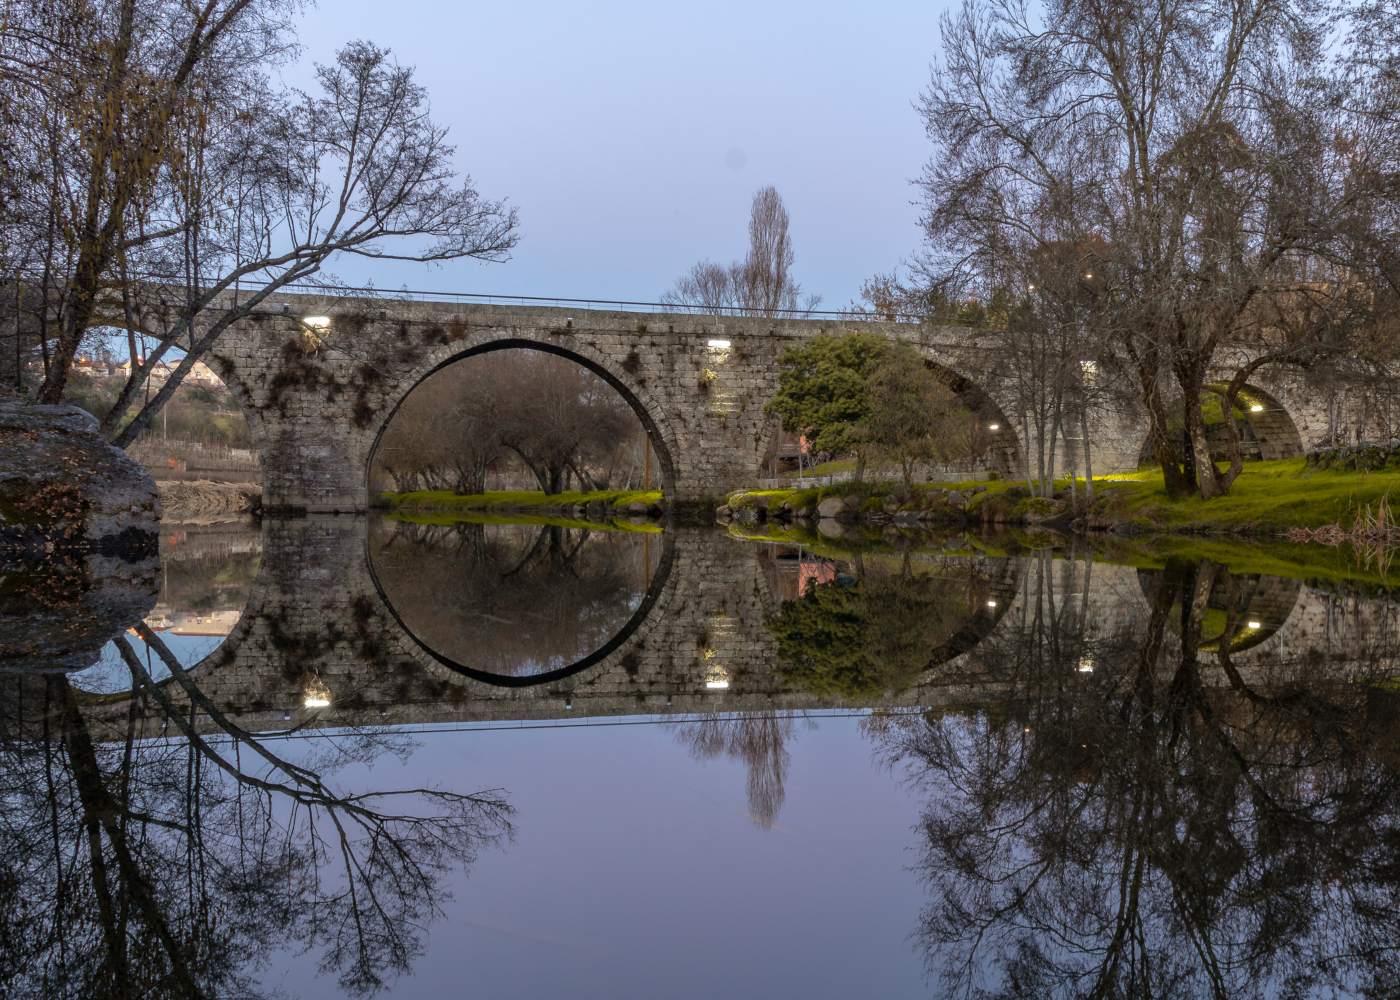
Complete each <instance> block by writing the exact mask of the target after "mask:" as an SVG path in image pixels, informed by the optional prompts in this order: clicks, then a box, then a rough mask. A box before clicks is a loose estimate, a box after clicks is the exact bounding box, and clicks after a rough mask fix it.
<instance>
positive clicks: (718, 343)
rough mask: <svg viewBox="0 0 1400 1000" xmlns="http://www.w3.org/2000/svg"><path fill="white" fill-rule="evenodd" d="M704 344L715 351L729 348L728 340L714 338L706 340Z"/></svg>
mask: <svg viewBox="0 0 1400 1000" xmlns="http://www.w3.org/2000/svg"><path fill="white" fill-rule="evenodd" d="M706 346H707V347H709V348H711V349H713V350H716V351H727V350H729V341H727V340H721V339H719V338H716V339H714V340H710V341H707V342H706Z"/></svg>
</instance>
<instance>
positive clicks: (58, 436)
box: [0, 396, 160, 558]
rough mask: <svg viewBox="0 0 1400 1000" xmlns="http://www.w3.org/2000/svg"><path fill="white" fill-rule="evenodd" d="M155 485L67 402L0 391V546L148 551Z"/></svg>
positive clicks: (155, 513) (156, 504)
mask: <svg viewBox="0 0 1400 1000" xmlns="http://www.w3.org/2000/svg"><path fill="white" fill-rule="evenodd" d="M159 520H160V499H159V494H158V493H157V492H156V484H155V482H154V481H153V480H152V479H151V477H150V476H149V475H147V473H146V470H145V469H143V468H141V466H140V465H139V464H137V463H136V462H135V461H134V460H133V459H132V458H131V457H130V456H128V455H127V454H126V453H125V452H123V451H122V450H120V449H119V448H114V447H113V446H112V445H110V444H108V443H107V442H106V441H105V440H103V438H102V437H101V435H100V434H98V432H97V421H96V420H95V419H94V418H93V417H92V416H91V415H90V414H88V413H86V412H84V411H83V410H80V409H78V408H77V407H75V406H38V405H34V404H31V403H28V402H26V401H24V400H22V399H18V398H16V397H13V396H10V397H5V396H0V549H8V550H11V551H14V550H20V551H29V552H41V553H48V552H53V551H55V550H58V549H82V550H87V551H97V552H106V553H112V554H130V555H131V556H132V557H133V558H136V557H143V556H146V555H149V554H151V553H154V552H155V551H156V544H157V541H156V531H157V525H158V522H159Z"/></svg>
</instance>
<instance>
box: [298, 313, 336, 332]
mask: <svg viewBox="0 0 1400 1000" xmlns="http://www.w3.org/2000/svg"><path fill="white" fill-rule="evenodd" d="M302 323H304V324H305V325H306V326H309V327H310V328H311V329H313V330H329V329H330V327H331V318H330V317H329V316H304V317H302Z"/></svg>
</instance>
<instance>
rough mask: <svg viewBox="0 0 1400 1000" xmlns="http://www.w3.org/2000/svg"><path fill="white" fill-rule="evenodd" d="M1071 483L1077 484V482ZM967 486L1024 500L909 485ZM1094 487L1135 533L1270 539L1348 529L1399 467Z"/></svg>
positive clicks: (875, 495) (1138, 479)
mask: <svg viewBox="0 0 1400 1000" xmlns="http://www.w3.org/2000/svg"><path fill="white" fill-rule="evenodd" d="M1078 483H1079V488H1080V489H1082V487H1083V480H1082V479H1080V480H1079V481H1078ZM974 487H981V489H982V492H981V493H980V494H979V495H978V496H977V497H975V498H974V499H973V502H972V504H971V505H970V506H969V512H970V513H975V512H976V511H977V510H978V509H980V507H981V506H982V505H983V504H985V503H987V502H989V501H996V500H997V499H998V498H1001V497H1003V496H1006V497H1007V499H1008V501H1011V502H1012V503H1013V505H1014V504H1019V505H1020V506H1019V507H1014V506H1013V509H1014V510H1021V509H1022V508H1024V507H1026V506H1027V502H1026V501H1025V483H1023V482H1021V481H1020V480H1015V479H998V480H992V481H969V482H961V483H924V484H920V485H918V486H916V487H915V489H916V491H930V490H958V491H961V492H967V491H968V490H970V489H971V488H974ZM1055 488H1056V492H1057V493H1064V492H1065V491H1067V490H1068V488H1069V480H1068V479H1067V478H1066V479H1060V480H1057V481H1056V483H1055ZM1094 489H1095V504H1094V512H1095V514H1097V515H1098V516H1100V517H1101V518H1103V519H1105V520H1108V521H1111V522H1114V523H1117V524H1121V525H1123V526H1125V527H1130V528H1134V529H1137V530H1140V531H1158V532H1160V531H1168V532H1191V533H1217V534H1237V535H1254V536H1269V537H1277V536H1280V535H1282V534H1283V533H1284V532H1285V531H1287V530H1288V529H1289V528H1318V527H1321V526H1323V525H1328V524H1339V525H1341V526H1342V527H1343V528H1349V527H1351V525H1352V522H1353V521H1355V519H1356V515H1357V512H1358V511H1359V510H1361V508H1363V507H1365V506H1367V505H1370V506H1371V507H1375V506H1376V504H1378V503H1379V502H1380V500H1381V499H1382V498H1384V497H1386V496H1387V495H1389V496H1392V497H1394V499H1395V502H1396V503H1397V504H1400V470H1390V469H1387V470H1384V471H1380V472H1353V471H1338V470H1332V469H1309V468H1308V467H1307V465H1306V463H1305V462H1304V460H1303V459H1301V458H1290V459H1280V460H1277V461H1271V462H1247V463H1246V464H1245V467H1244V471H1243V472H1242V473H1241V474H1240V477H1239V478H1238V479H1237V480H1235V483H1234V486H1233V487H1232V488H1231V490H1230V493H1229V494H1228V495H1226V496H1223V497H1216V498H1214V499H1212V500H1200V499H1195V498H1189V499H1185V500H1171V499H1169V498H1168V497H1167V493H1166V490H1165V489H1164V488H1163V485H1162V473H1161V470H1160V469H1147V470H1142V471H1139V472H1129V473H1118V474H1113V475H1107V476H1096V477H1095V478H1094ZM903 493H904V488H903V485H902V484H901V483H898V482H889V481H883V480H882V481H879V482H867V483H854V482H844V483H836V484H833V485H831V486H821V487H817V486H812V487H807V488H806V489H797V488H795V487H791V488H788V489H777V490H746V491H743V492H742V493H741V494H734V495H732V496H731V498H730V506H731V508H733V509H735V510H738V509H741V508H743V507H747V506H752V505H753V504H754V502H755V500H756V499H757V498H759V497H763V498H766V500H767V504H768V508H769V509H770V510H774V509H776V508H778V507H779V506H781V505H782V504H783V503H784V502H786V503H787V504H788V505H789V506H790V507H791V508H792V509H794V510H798V509H801V508H804V507H815V506H816V505H817V504H818V503H819V502H820V501H821V500H822V499H824V498H826V497H828V496H847V495H851V494H855V495H858V496H862V497H865V498H867V501H866V502H867V503H874V502H878V501H880V500H882V499H883V498H884V497H886V496H889V495H891V494H894V495H902V494H903ZM1008 494H1009V496H1007V495H1008ZM1032 503H1033V501H1032ZM913 506H917V505H913Z"/></svg>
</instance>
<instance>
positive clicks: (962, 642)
mask: <svg viewBox="0 0 1400 1000" xmlns="http://www.w3.org/2000/svg"><path fill="white" fill-rule="evenodd" d="M785 555H786V556H789V557H791V553H790V552H783V551H781V550H780V551H779V553H778V558H779V559H782V558H783V557H784V556H785ZM796 564H797V573H796V584H797V586H796V593H795V594H792V596H791V597H789V598H788V599H786V600H784V601H783V604H782V606H781V608H780V610H779V611H778V612H777V613H776V614H774V615H773V616H771V617H770V618H769V619H768V622H767V626H768V629H769V631H770V632H771V633H772V635H773V638H774V640H775V642H776V646H777V655H778V661H779V664H780V666H779V669H780V671H781V672H782V675H783V677H784V678H785V680H786V681H787V682H788V683H789V684H791V685H792V686H793V687H796V688H801V689H804V690H807V691H811V692H812V693H814V694H817V695H821V696H824V697H826V698H830V699H834V700H837V701H844V702H861V701H869V700H870V699H876V698H879V697H880V696H881V695H884V694H887V693H892V692H899V691H903V690H904V689H906V688H908V687H910V686H911V685H912V684H914V683H915V681H917V680H918V679H919V678H920V677H921V676H922V675H924V674H925V673H926V672H927V671H929V670H931V669H932V668H934V667H937V666H939V665H940V664H943V663H946V662H947V661H949V660H951V659H953V658H954V657H956V656H958V655H960V654H962V653H965V652H967V651H968V650H969V649H972V648H973V647H974V646H976V645H977V644H978V643H979V642H980V641H981V640H982V639H984V638H985V637H986V636H987V635H988V634H989V633H990V632H991V631H992V630H993V628H994V627H995V626H996V623H997V621H998V620H999V619H1000V617H1001V615H1003V614H1005V612H1006V610H1007V608H1008V607H1010V605H1011V602H1012V599H1013V598H1014V596H1015V589H1016V586H1015V576H1016V567H1015V565H1014V564H1013V563H1012V561H1011V560H1009V559H995V560H972V559H969V558H967V557H966V556H965V555H963V556H955V555H945V554H943V553H928V552H921V553H917V554H916V553H915V552H913V551H911V550H910V549H905V550H904V551H903V552H897V553H883V554H856V555H855V556H853V558H852V559H850V560H828V559H819V558H803V557H802V556H801V554H800V553H799V554H798V557H797V560H796ZM784 596H785V597H786V596H787V595H786V594H785V595H784Z"/></svg>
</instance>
